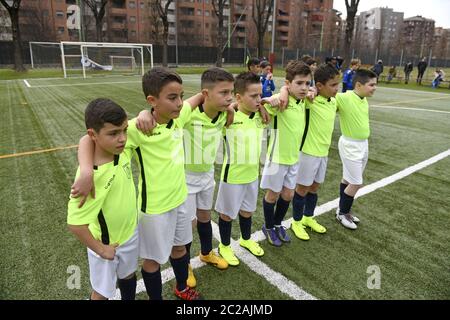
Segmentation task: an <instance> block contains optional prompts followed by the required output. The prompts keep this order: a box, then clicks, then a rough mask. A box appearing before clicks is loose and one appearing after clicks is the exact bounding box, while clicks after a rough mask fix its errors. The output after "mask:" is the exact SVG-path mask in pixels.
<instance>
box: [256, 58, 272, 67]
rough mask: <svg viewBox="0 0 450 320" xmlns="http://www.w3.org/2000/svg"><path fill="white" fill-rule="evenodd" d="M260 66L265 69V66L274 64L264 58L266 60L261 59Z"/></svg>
mask: <svg viewBox="0 0 450 320" xmlns="http://www.w3.org/2000/svg"><path fill="white" fill-rule="evenodd" d="M259 66H260V67H261V68H263V69H264V68H265V67H267V66H272V65H271V64H270V62H269V61H266V60H264V61H261V63H260V64H259Z"/></svg>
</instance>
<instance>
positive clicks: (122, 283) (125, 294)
mask: <svg viewBox="0 0 450 320" xmlns="http://www.w3.org/2000/svg"><path fill="white" fill-rule="evenodd" d="M117 282H118V284H119V289H120V295H121V296H122V300H135V299H136V274H135V273H134V274H133V276H132V277H131V278H129V279H119V280H118V281H117Z"/></svg>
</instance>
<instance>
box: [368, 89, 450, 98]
mask: <svg viewBox="0 0 450 320" xmlns="http://www.w3.org/2000/svg"><path fill="white" fill-rule="evenodd" d="M383 90H386V91H400V92H405V93H409V94H417V95H427V94H430V95H441V96H450V94H448V93H441V92H430V91H419V90H412V89H400V88H386V87H377V91H383Z"/></svg>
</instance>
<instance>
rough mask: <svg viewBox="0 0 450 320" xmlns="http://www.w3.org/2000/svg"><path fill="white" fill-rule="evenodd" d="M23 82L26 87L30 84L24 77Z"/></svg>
mask: <svg viewBox="0 0 450 320" xmlns="http://www.w3.org/2000/svg"><path fill="white" fill-rule="evenodd" d="M23 82H24V83H25V85H26V86H27V87H28V88H31V86H30V84H29V83H28V81H27V80H25V79H24V80H23Z"/></svg>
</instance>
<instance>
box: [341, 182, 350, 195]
mask: <svg viewBox="0 0 450 320" xmlns="http://www.w3.org/2000/svg"><path fill="white" fill-rule="evenodd" d="M347 186H348V184H345V183H342V182H341V184H340V185H339V190H340V192H339V195H340V196H341V197H342V195H343V194H344V191H345V188H347Z"/></svg>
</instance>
